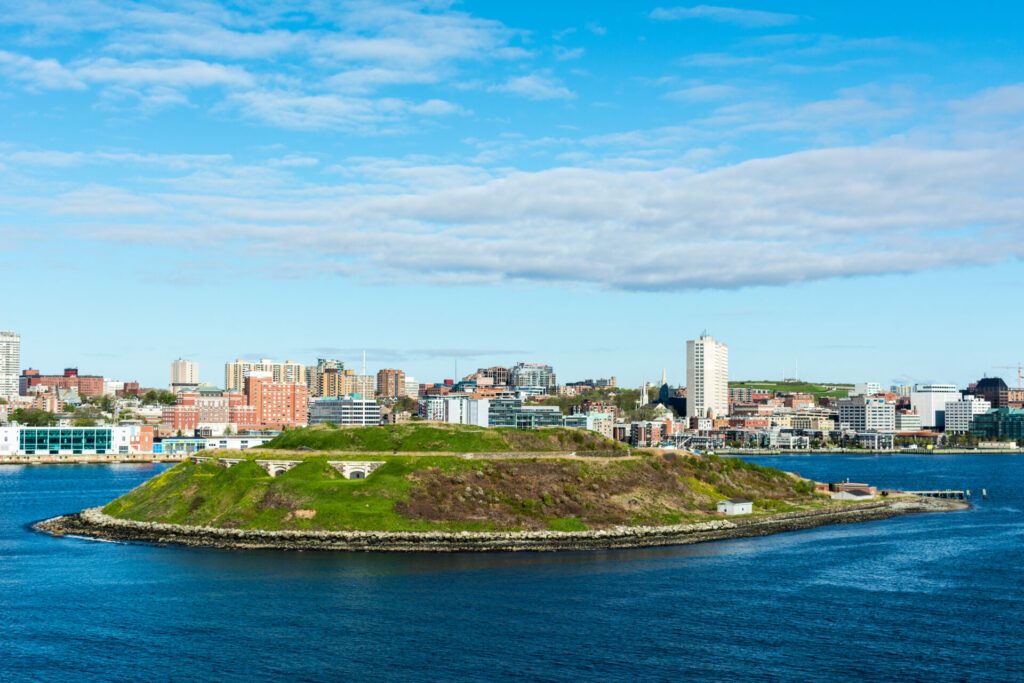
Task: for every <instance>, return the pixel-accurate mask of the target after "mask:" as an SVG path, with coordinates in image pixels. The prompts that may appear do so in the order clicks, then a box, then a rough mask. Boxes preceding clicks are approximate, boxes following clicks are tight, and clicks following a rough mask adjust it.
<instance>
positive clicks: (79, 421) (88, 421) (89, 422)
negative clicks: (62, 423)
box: [71, 417, 96, 427]
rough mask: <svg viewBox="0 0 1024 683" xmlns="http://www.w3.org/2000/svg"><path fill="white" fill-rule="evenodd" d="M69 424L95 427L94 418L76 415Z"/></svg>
mask: <svg viewBox="0 0 1024 683" xmlns="http://www.w3.org/2000/svg"><path fill="white" fill-rule="evenodd" d="M71 424H72V425H73V426H75V427H95V426H96V420H94V419H92V418H91V417H77V418H75V419H74V420H73V421H72V422H71Z"/></svg>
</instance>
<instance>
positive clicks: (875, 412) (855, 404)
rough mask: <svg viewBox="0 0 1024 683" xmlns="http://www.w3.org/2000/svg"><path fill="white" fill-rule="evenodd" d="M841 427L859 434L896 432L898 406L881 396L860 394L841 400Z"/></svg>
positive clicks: (839, 402)
mask: <svg viewBox="0 0 1024 683" xmlns="http://www.w3.org/2000/svg"><path fill="white" fill-rule="evenodd" d="M838 404H839V425H840V427H842V428H845V429H853V430H855V431H858V432H868V431H871V432H894V431H896V406H895V405H894V404H892V403H889V402H887V401H886V400H885V399H884V398H882V397H881V396H871V395H866V394H858V395H856V396H850V397H848V398H841V399H839V401H838Z"/></svg>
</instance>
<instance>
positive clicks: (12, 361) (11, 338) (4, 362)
mask: <svg viewBox="0 0 1024 683" xmlns="http://www.w3.org/2000/svg"><path fill="white" fill-rule="evenodd" d="M20 370H21V335H20V334H18V333H17V332H9V331H6V330H0V398H3V399H7V400H10V399H12V398H14V397H15V396H18V395H22V396H24V394H21V393H20V392H19V391H18V389H19V383H18V372H19V371H20Z"/></svg>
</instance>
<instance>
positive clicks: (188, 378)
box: [171, 358, 199, 391]
mask: <svg viewBox="0 0 1024 683" xmlns="http://www.w3.org/2000/svg"><path fill="white" fill-rule="evenodd" d="M198 384H199V363H196V362H195V361H194V360H185V359H184V358H179V359H178V360H176V361H172V362H171V390H172V391H173V390H174V389H175V388H177V387H194V386H197V385H198Z"/></svg>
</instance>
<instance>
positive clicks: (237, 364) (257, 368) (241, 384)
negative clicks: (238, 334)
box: [197, 358, 373, 396]
mask: <svg viewBox="0 0 1024 683" xmlns="http://www.w3.org/2000/svg"><path fill="white" fill-rule="evenodd" d="M251 372H269V373H270V377H271V378H272V380H273V381H274V382H284V383H287V384H305V383H306V366H305V365H303V364H302V363H296V362H295V361H293V360H286V361H284V362H283V363H281V362H278V361H274V360H270V359H269V358H261V359H260V360H258V361H249V360H240V359H239V360H236V361H234V362H231V363H225V364H224V389H225V390H227V391H244V390H245V378H246V377H247V376H248V375H249V373H251ZM197 374H198V372H197ZM369 395H371V396H372V395H373V392H372V391H371V392H370V394H369Z"/></svg>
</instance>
